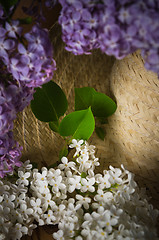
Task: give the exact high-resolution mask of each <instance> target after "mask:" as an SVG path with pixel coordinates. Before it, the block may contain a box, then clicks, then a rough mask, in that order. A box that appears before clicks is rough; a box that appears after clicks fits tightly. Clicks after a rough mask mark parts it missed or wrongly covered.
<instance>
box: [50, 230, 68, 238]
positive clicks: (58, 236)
mask: <svg viewBox="0 0 159 240" xmlns="http://www.w3.org/2000/svg"><path fill="white" fill-rule="evenodd" d="M53 238H54V239H57V240H65V237H64V232H63V231H62V230H58V231H57V232H56V233H53Z"/></svg>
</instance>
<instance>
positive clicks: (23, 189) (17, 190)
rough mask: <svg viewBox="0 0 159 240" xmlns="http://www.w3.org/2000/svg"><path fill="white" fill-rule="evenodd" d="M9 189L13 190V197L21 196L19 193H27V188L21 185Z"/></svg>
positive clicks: (14, 185)
mask: <svg viewBox="0 0 159 240" xmlns="http://www.w3.org/2000/svg"><path fill="white" fill-rule="evenodd" d="M11 188H12V190H13V193H14V194H15V195H18V194H21V193H26V192H27V191H28V188H27V187H25V186H24V185H23V184H18V185H16V184H12V185H11Z"/></svg>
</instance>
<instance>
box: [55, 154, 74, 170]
mask: <svg viewBox="0 0 159 240" xmlns="http://www.w3.org/2000/svg"><path fill="white" fill-rule="evenodd" d="M61 162H62V164H60V165H59V166H58V167H59V168H60V169H61V170H63V169H66V170H67V169H69V168H72V167H75V162H69V161H68V159H67V157H62V158H61Z"/></svg>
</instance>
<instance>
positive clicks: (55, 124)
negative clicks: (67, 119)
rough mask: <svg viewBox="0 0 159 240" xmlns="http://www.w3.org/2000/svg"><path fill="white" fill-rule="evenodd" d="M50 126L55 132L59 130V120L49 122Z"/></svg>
mask: <svg viewBox="0 0 159 240" xmlns="http://www.w3.org/2000/svg"><path fill="white" fill-rule="evenodd" d="M49 127H50V129H51V130H52V131H54V132H59V121H54V122H49Z"/></svg>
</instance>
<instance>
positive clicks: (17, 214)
mask: <svg viewBox="0 0 159 240" xmlns="http://www.w3.org/2000/svg"><path fill="white" fill-rule="evenodd" d="M11 215H12V218H11V221H12V222H18V223H23V215H22V213H21V211H20V210H19V209H17V210H15V209H13V210H11Z"/></svg>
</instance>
